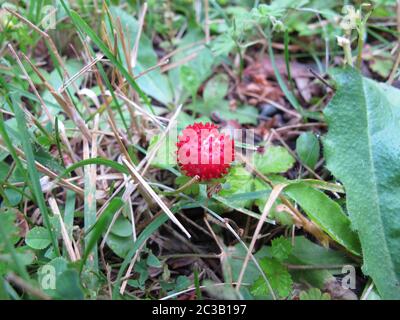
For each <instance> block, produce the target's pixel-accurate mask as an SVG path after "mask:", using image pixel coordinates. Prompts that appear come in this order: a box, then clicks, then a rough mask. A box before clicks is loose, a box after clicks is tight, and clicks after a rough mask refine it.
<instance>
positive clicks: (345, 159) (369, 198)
mask: <svg viewBox="0 0 400 320" xmlns="http://www.w3.org/2000/svg"><path fill="white" fill-rule="evenodd" d="M332 75H333V78H334V80H335V81H336V88H337V91H336V94H335V96H334V97H333V99H332V100H331V102H330V104H329V105H328V107H327V108H326V110H325V112H324V114H325V117H326V121H327V123H328V127H329V131H328V134H327V136H326V138H325V139H324V146H325V148H324V150H325V159H326V161H327V167H328V169H329V170H330V171H331V172H332V173H333V174H334V175H335V177H336V178H337V179H339V180H340V181H341V182H342V183H343V185H344V188H345V190H346V196H347V210H348V213H349V215H350V218H351V221H352V223H353V226H354V228H355V229H356V230H357V231H358V233H359V237H360V240H361V246H362V252H363V261H364V266H363V271H364V273H365V274H368V275H370V276H371V277H372V279H373V280H374V283H375V284H376V286H377V288H378V291H379V293H380V294H381V295H382V297H383V298H384V299H400V241H399V234H400V216H399V212H400V163H399V158H400V107H399V105H400V91H399V90H397V89H395V88H393V87H390V86H388V85H385V84H380V83H377V82H375V81H372V80H369V79H367V78H364V77H362V76H361V74H360V73H359V72H358V71H356V70H354V69H351V68H347V69H345V70H335V71H334V72H333V73H332Z"/></svg>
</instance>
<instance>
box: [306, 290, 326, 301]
mask: <svg viewBox="0 0 400 320" xmlns="http://www.w3.org/2000/svg"><path fill="white" fill-rule="evenodd" d="M300 300H331V296H330V295H329V293H322V292H321V290H319V289H318V288H311V289H309V290H308V291H302V292H300Z"/></svg>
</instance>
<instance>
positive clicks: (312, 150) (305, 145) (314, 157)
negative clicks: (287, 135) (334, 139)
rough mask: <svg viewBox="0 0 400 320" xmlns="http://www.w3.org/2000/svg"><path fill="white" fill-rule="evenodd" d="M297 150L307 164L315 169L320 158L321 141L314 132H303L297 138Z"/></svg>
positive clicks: (302, 160)
mask: <svg viewBox="0 0 400 320" xmlns="http://www.w3.org/2000/svg"><path fill="white" fill-rule="evenodd" d="M296 152H297V154H298V156H299V158H300V160H301V162H303V163H304V164H305V165H307V166H308V167H309V168H311V169H314V167H315V165H316V164H317V161H318V159H319V152H320V147H319V141H318V138H317V137H316V136H315V134H313V133H312V132H304V133H302V134H301V135H300V136H299V137H298V138H297V140H296Z"/></svg>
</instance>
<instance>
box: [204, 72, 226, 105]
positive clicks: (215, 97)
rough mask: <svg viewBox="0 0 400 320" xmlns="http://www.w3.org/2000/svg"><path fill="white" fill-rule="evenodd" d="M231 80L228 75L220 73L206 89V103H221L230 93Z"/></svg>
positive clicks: (209, 82) (208, 83)
mask: <svg viewBox="0 0 400 320" xmlns="http://www.w3.org/2000/svg"><path fill="white" fill-rule="evenodd" d="M228 84H229V80H228V77H227V76H226V74H224V73H220V74H217V75H216V76H215V77H213V78H211V80H209V81H208V82H207V84H206V86H205V88H204V92H203V99H204V101H205V102H206V103H212V102H214V101H217V102H219V101H221V100H223V99H224V97H225V95H226V94H227V93H228Z"/></svg>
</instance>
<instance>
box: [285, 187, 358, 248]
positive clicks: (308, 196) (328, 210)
mask: <svg viewBox="0 0 400 320" xmlns="http://www.w3.org/2000/svg"><path fill="white" fill-rule="evenodd" d="M285 194H287V195H288V196H289V197H290V198H292V199H293V200H294V201H296V202H297V203H298V204H299V205H300V207H302V209H303V210H304V211H305V212H306V213H307V216H308V217H309V218H310V219H311V220H312V221H313V222H314V223H315V224H316V225H317V226H319V227H320V228H321V229H322V230H324V231H325V232H326V233H327V234H329V235H330V236H331V238H332V239H333V240H335V241H336V242H338V243H340V244H341V245H342V246H344V247H345V248H347V249H348V250H349V251H351V252H352V253H354V254H356V255H360V254H361V250H360V243H359V240H358V237H357V234H356V233H355V232H354V231H353V230H352V229H351V227H350V220H349V218H348V217H347V216H346V214H345V213H344V212H343V211H342V208H341V207H340V205H338V204H337V203H336V202H335V201H333V200H332V199H331V198H329V197H328V196H327V195H326V194H324V193H323V192H321V191H319V190H316V189H314V188H312V187H310V186H308V185H305V184H303V183H301V182H299V183H293V184H291V185H289V186H287V187H286V189H285Z"/></svg>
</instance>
